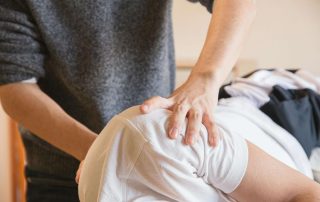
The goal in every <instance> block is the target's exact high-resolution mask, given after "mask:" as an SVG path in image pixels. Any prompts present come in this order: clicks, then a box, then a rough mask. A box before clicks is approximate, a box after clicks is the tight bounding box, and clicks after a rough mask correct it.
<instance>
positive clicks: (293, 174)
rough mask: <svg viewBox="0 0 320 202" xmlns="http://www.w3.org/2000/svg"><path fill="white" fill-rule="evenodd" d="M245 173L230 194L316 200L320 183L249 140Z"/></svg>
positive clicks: (264, 201) (265, 200) (249, 201)
mask: <svg viewBox="0 0 320 202" xmlns="http://www.w3.org/2000/svg"><path fill="white" fill-rule="evenodd" d="M248 151H249V162H248V167H247V170H246V174H245V176H244V178H243V179H242V181H241V183H240V185H239V186H238V187H237V189H236V190H235V191H234V192H232V193H231V194H230V195H231V196H232V197H233V198H235V199H237V200H238V201H244V202H256V201H261V202H269V201H274V202H287V201H288V202H319V201H320V185H319V184H318V183H316V182H314V181H312V180H310V179H309V178H307V177H306V176H304V175H303V174H301V173H299V172H297V171H296V170H293V169H292V168H290V167H288V166H286V165H285V164H283V163H282V162H280V161H278V160H276V159H274V158H273V157H271V156H269V155H268V154H266V153H265V152H264V151H262V150H261V149H259V148H258V147H256V146H255V145H253V144H251V143H250V142H248Z"/></svg>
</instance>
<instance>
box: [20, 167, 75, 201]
mask: <svg viewBox="0 0 320 202" xmlns="http://www.w3.org/2000/svg"><path fill="white" fill-rule="evenodd" d="M25 175H26V179H27V196H26V198H27V202H44V201H45V202H79V197H78V186H77V184H76V182H75V180H70V179H64V178H59V177H56V176H52V175H48V174H45V173H41V172H36V171H33V170H30V169H29V168H28V167H26V170H25Z"/></svg>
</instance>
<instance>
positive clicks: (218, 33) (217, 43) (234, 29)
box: [193, 0, 256, 84]
mask: <svg viewBox="0 0 320 202" xmlns="http://www.w3.org/2000/svg"><path fill="white" fill-rule="evenodd" d="M255 12H256V11H255V3H254V1H253V0H227V1H226V0H216V1H215V3H214V7H213V12H212V13H213V14H212V17H211V22H210V25H209V29H208V34H207V38H206V41H205V43H204V46H203V49H202V51H201V54H200V57H199V59H198V61H197V64H196V65H195V67H194V69H193V72H200V73H205V74H208V75H209V76H212V77H213V78H215V79H216V80H217V82H218V83H219V84H221V83H222V82H223V81H224V80H225V78H226V77H227V76H228V74H229V73H230V71H231V69H232V68H233V66H234V64H235V63H236V60H237V59H238V57H239V54H240V50H241V46H242V42H243V40H244V38H245V35H246V33H247V32H248V29H249V27H250V25H251V24H252V22H253V19H254V16H255Z"/></svg>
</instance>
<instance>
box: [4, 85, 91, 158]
mask: <svg viewBox="0 0 320 202" xmlns="http://www.w3.org/2000/svg"><path fill="white" fill-rule="evenodd" d="M0 98H1V104H2V106H3V108H4V110H5V111H6V113H7V114H8V115H9V116H10V117H11V118H13V119H14V120H15V121H17V122H19V123H20V124H22V125H23V126H24V127H26V128H28V129H30V130H31V131H32V132H33V133H34V134H37V136H38V137H40V138H41V139H44V140H45V141H47V142H49V143H50V144H52V145H54V146H56V147H58V148H59V149H61V150H63V151H65V152H66V153H68V154H70V155H72V156H73V157H75V158H76V159H78V160H83V159H84V158H85V156H86V154H87V151H88V149H89V147H90V146H91V144H92V142H93V141H94V140H95V138H96V136H97V134H95V133H94V132H92V131H91V130H89V129H88V128H87V127H85V126H84V125H82V124H81V123H80V122H78V121H77V120H75V119H74V118H72V117H71V116H69V115H68V114H67V113H66V112H65V111H63V109H62V108H61V107H60V106H59V105H58V104H57V103H56V102H54V101H53V100H52V99H51V98H50V97H49V96H47V95H46V94H45V93H43V92H42V91H41V90H40V88H39V87H38V85H37V84H23V83H17V84H8V85H5V86H1V87H0Z"/></svg>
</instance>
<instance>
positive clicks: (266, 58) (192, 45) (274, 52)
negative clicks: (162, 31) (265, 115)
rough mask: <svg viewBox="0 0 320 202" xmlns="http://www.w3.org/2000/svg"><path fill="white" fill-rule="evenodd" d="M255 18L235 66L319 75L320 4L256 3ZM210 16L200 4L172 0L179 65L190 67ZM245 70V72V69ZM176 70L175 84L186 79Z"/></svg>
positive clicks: (301, 0)
mask: <svg viewBox="0 0 320 202" xmlns="http://www.w3.org/2000/svg"><path fill="white" fill-rule="evenodd" d="M256 2H257V16H256V19H255V21H254V23H253V25H252V28H251V30H250V32H249V33H248V36H247V39H246V41H245V43H244V48H243V51H242V54H241V57H240V59H239V61H238V66H240V68H242V69H243V72H246V71H249V70H251V69H253V68H256V67H259V68H263V67H283V68H305V69H308V70H310V71H312V72H314V73H316V74H318V75H320V1H319V0H307V1H306V0H256ZM210 17H211V16H210V14H209V13H208V12H207V11H206V10H205V8H204V7H202V6H200V5H199V4H193V3H189V2H187V1H186V0H174V8H173V21H174V32H175V46H176V58H177V65H178V66H186V65H187V66H190V65H191V66H192V65H193V64H194V63H195V61H196V59H197V57H198V55H199V53H200V51H201V47H202V45H203V42H204V38H205V35H206V32H207V28H208V23H209V21H210ZM245 68H247V69H245ZM186 75H187V73H186V71H185V70H179V71H178V80H177V83H179V82H181V81H182V80H184V79H185V77H186Z"/></svg>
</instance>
